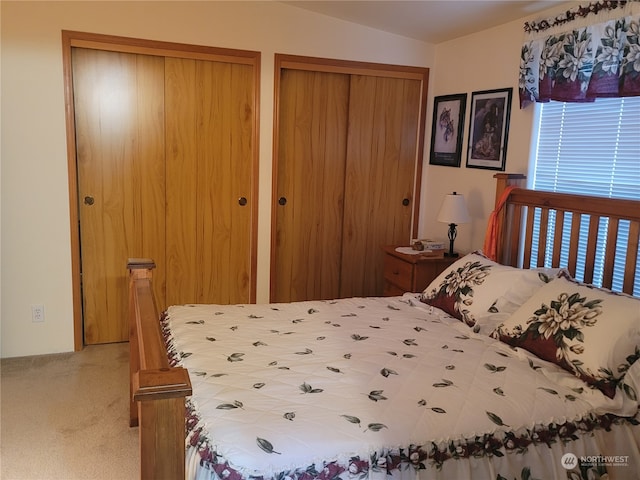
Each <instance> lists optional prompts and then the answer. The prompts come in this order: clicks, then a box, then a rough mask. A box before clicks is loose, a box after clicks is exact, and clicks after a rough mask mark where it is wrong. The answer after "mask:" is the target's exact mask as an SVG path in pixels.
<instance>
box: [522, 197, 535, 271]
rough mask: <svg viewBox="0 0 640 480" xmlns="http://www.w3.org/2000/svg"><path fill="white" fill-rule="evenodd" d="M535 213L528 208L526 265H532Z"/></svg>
mask: <svg viewBox="0 0 640 480" xmlns="http://www.w3.org/2000/svg"><path fill="white" fill-rule="evenodd" d="M534 219H535V212H534V209H533V208H527V229H526V233H525V239H524V257H523V263H524V265H531V245H532V244H533V221H534Z"/></svg>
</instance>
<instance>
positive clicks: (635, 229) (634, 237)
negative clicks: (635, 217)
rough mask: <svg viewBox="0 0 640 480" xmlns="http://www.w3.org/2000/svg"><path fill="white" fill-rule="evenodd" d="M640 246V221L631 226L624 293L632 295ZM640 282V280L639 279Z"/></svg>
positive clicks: (623, 285)
mask: <svg viewBox="0 0 640 480" xmlns="http://www.w3.org/2000/svg"><path fill="white" fill-rule="evenodd" d="M639 244H640V221H637V222H634V221H631V222H630V224H629V240H628V242H627V258H626V260H625V266H624V281H623V284H622V291H623V292H624V293H628V294H632V293H633V285H634V282H635V279H636V268H637V266H638V245H639ZM638 281H639V282H640V279H638Z"/></svg>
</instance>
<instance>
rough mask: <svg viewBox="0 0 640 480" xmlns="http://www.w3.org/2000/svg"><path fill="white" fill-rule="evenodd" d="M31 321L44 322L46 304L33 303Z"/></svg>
mask: <svg viewBox="0 0 640 480" xmlns="http://www.w3.org/2000/svg"><path fill="white" fill-rule="evenodd" d="M31 321H32V322H44V305H31Z"/></svg>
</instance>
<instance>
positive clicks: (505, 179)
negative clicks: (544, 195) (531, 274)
mask: <svg viewBox="0 0 640 480" xmlns="http://www.w3.org/2000/svg"><path fill="white" fill-rule="evenodd" d="M493 178H495V179H496V197H495V204H494V208H496V209H497V208H498V206H499V203H500V199H501V198H502V195H503V193H504V191H505V190H506V189H507V187H509V186H518V187H523V185H521V184H522V181H523V180H524V179H526V178H527V177H526V175H523V174H521V173H496V174H495V175H494V176H493ZM506 214H507V209H506V208H503V209H502V210H501V211H500V212H499V213H498V215H497V220H496V221H497V225H496V235H497V239H498V240H497V242H498V244H497V251H498V252H500V254H499V258H498V259H497V260H498V262H500V263H503V264H505V265H512V266H516V264H517V261H518V259H517V258H516V256H515V255H510V254H508V253H507V252H509V253H510V252H511V248H509V246H508V245H505V236H506V235H505V233H506V232H508V230H505V229H508V228H510V226H509V225H507V222H506V218H507V217H506ZM514 227H515V226H511V228H514ZM510 257H513V258H510Z"/></svg>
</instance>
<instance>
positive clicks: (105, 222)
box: [72, 48, 165, 344]
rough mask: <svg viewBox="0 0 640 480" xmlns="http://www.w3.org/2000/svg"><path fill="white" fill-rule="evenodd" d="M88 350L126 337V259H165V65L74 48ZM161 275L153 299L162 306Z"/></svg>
mask: <svg viewBox="0 0 640 480" xmlns="http://www.w3.org/2000/svg"><path fill="white" fill-rule="evenodd" d="M72 66H73V88H74V110H75V125H76V151H77V158H76V162H77V174H78V190H79V191H78V194H79V203H80V204H79V205H78V212H79V219H80V242H81V249H82V292H83V318H84V342H85V344H97V343H108V342H119V341H124V340H126V339H128V338H129V325H128V322H127V304H128V296H127V295H128V293H127V292H128V290H127V286H128V283H127V281H128V280H127V275H126V261H127V258H129V257H141V256H146V257H153V258H154V259H156V260H162V259H164V256H165V244H164V231H165V225H164V205H165V191H164V185H165V164H164V150H165V145H164V100H163V98H164V95H163V91H164V59H163V58H161V57H154V56H148V55H134V54H129V53H117V52H108V51H102V50H91V49H84V48H74V49H73V50H72ZM164 273H165V269H164V266H163V264H162V261H160V263H159V265H158V268H157V269H156V271H155V272H154V293H155V295H156V298H157V299H158V301H159V303H160V304H164Z"/></svg>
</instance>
